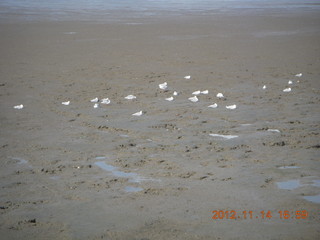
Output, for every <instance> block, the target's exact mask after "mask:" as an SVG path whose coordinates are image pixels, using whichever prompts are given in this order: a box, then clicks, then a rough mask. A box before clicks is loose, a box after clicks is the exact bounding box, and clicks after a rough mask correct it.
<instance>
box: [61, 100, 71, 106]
mask: <svg viewBox="0 0 320 240" xmlns="http://www.w3.org/2000/svg"><path fill="white" fill-rule="evenodd" d="M61 104H63V105H66V106H68V105H69V104H70V101H67V102H62V103H61Z"/></svg>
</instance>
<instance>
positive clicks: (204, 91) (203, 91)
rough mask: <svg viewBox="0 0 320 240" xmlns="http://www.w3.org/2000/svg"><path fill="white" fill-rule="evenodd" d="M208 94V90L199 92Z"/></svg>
mask: <svg viewBox="0 0 320 240" xmlns="http://www.w3.org/2000/svg"><path fill="white" fill-rule="evenodd" d="M208 93H209V90H204V91H201V94H205V95H206V94H208Z"/></svg>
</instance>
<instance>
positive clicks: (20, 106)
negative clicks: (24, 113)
mask: <svg viewBox="0 0 320 240" xmlns="http://www.w3.org/2000/svg"><path fill="white" fill-rule="evenodd" d="M13 108H14V109H22V108H23V105H22V104H20V105H17V106H14V107H13Z"/></svg>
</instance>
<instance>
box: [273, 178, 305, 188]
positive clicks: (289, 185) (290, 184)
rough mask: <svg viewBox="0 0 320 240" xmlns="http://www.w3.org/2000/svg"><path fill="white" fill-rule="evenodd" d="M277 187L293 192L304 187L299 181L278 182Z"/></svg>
mask: <svg viewBox="0 0 320 240" xmlns="http://www.w3.org/2000/svg"><path fill="white" fill-rule="evenodd" d="M277 186H278V188H280V189H287V190H293V189H296V188H298V187H302V186H303V185H302V184H300V181H299V180H289V181H285V182H277Z"/></svg>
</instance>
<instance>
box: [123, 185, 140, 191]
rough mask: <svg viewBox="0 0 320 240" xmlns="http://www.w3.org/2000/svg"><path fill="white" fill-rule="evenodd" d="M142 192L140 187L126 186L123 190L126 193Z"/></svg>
mask: <svg viewBox="0 0 320 240" xmlns="http://www.w3.org/2000/svg"><path fill="white" fill-rule="evenodd" d="M142 190H143V188H141V187H130V186H127V187H125V188H124V191H126V192H140V191H142Z"/></svg>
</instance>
